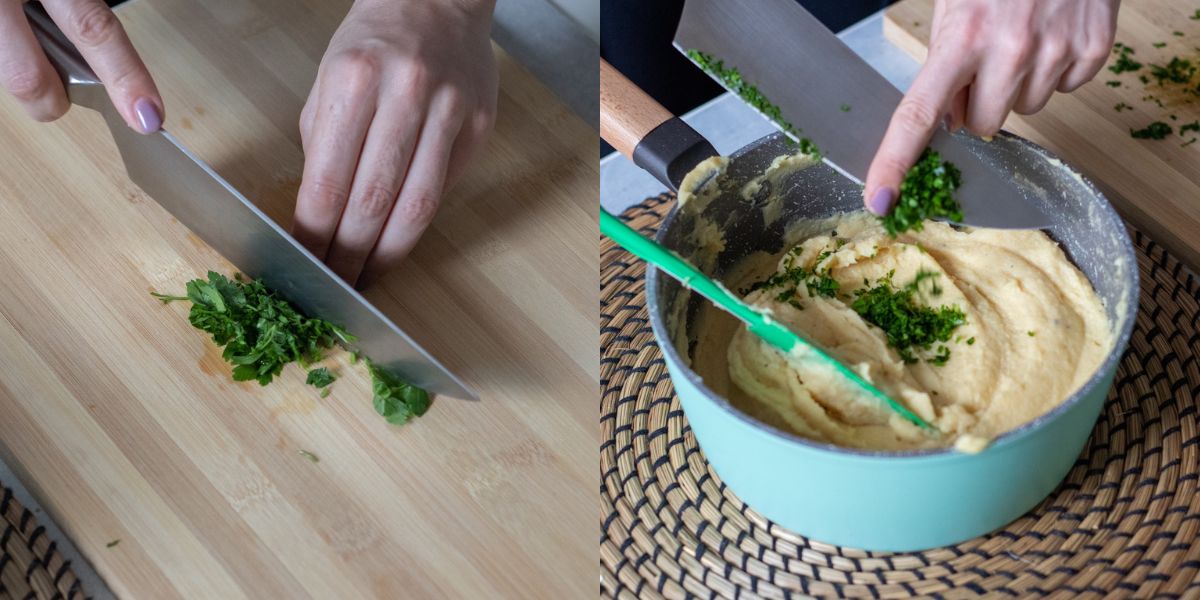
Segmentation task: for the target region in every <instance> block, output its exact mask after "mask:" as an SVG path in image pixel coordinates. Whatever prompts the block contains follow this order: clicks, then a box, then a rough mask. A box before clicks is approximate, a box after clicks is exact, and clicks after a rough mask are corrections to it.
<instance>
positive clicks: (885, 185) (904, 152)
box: [863, 57, 963, 215]
mask: <svg viewBox="0 0 1200 600" xmlns="http://www.w3.org/2000/svg"><path fill="white" fill-rule="evenodd" d="M931 58H932V57H931ZM947 67H948V65H939V64H936V63H935V62H934V61H933V60H931V61H930V62H928V63H926V64H925V66H924V67H923V68H922V69H921V72H920V73H918V74H917V78H916V80H915V81H913V84H912V87H911V88H909V90H908V93H907V94H905V95H904V98H903V99H902V100H901V101H900V104H899V105H898V106H897V107H896V111H895V112H894V113H892V120H891V122H889V123H888V128H887V132H886V133H884V135H883V141H881V142H880V143H879V149H878V150H877V151H876V152H875V159H874V160H872V161H871V168H870V169H869V170H868V171H867V179H866V182H865V184H866V185H865V186H864V188H863V203H864V204H865V205H866V207H867V210H868V211H870V212H873V213H875V214H877V215H886V214H887V213H889V212H890V211H891V210H892V206H893V205H895V203H896V199H897V197H898V195H899V193H900V182H902V181H904V175H905V173H907V172H908V170H909V169H910V168H912V166H913V164H915V163H916V162H917V159H918V158H920V157H921V153H922V152H924V151H925V147H926V145H928V144H929V138H930V137H932V136H933V132H934V131H935V130H936V129H937V128H938V127H939V126H940V125H941V123H942V114H943V113H944V112H945V110H946V107H947V105H948V104H949V103H950V99H951V98H952V97H953V96H954V94H955V93H956V92H958V90H959V89H961V88H962V87H963V86H962V85H961V84H960V83H959V80H960V79H961V77H960V74H959V69H957V68H953V69H951V68H947Z"/></svg>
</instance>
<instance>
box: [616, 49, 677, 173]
mask: <svg viewBox="0 0 1200 600" xmlns="http://www.w3.org/2000/svg"><path fill="white" fill-rule="evenodd" d="M673 116H674V115H672V114H671V113H670V111H668V110H667V109H665V108H663V107H662V105H661V104H659V103H658V102H656V101H655V100H654V98H651V97H650V96H649V95H648V94H646V92H643V91H642V89H641V88H639V87H638V86H636V85H634V83H633V82H632V81H630V80H629V79H627V78H626V77H625V76H624V75H622V74H621V72H620V71H618V70H616V69H615V68H613V66H612V65H610V64H608V61H605V60H604V59H601V60H600V137H602V138H604V141H606V142H608V143H609V144H611V145H612V147H613V148H616V149H617V151H618V152H620V153H621V154H624V155H625V156H626V157H628V158H630V159H632V158H633V149H634V148H636V147H637V145H638V142H640V141H642V138H644V137H646V134H648V133H650V132H651V131H652V130H653V129H654V128H655V127H658V126H659V125H662V124H663V123H665V122H666V121H668V120H670V119H671V117H673Z"/></svg>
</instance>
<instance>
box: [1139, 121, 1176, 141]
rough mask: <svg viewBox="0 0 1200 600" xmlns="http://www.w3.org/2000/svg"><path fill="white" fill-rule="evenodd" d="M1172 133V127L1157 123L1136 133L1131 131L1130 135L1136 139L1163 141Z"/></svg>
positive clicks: (1160, 122)
mask: <svg viewBox="0 0 1200 600" xmlns="http://www.w3.org/2000/svg"><path fill="white" fill-rule="evenodd" d="M1172 131H1173V129H1171V126H1170V125H1168V124H1166V123H1163V122H1162V121H1155V122H1153V123H1151V124H1149V125H1147V126H1146V127H1144V128H1142V129H1138V130H1136V131H1135V130H1133V129H1130V130H1129V135H1131V136H1133V137H1134V138H1135V139H1149V140H1161V139H1163V138H1165V137H1167V136H1168V135H1171V132H1172Z"/></svg>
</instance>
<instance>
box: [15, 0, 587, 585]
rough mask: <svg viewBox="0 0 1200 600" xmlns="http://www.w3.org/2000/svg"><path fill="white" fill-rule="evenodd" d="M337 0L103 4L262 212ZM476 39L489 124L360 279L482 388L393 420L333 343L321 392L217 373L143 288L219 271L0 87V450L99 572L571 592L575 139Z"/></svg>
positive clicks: (95, 135) (572, 128)
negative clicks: (495, 103)
mask: <svg viewBox="0 0 1200 600" xmlns="http://www.w3.org/2000/svg"><path fill="white" fill-rule="evenodd" d="M349 4H350V2H349V1H348V0H338V1H334V2H331V1H329V0H215V1H212V2H196V1H194V0H142V1H141V2H132V3H129V5H127V6H126V7H124V8H122V9H121V10H120V11H119V12H120V14H121V17H122V20H123V21H124V23H125V25H126V27H127V28H128V30H129V33H130V35H131V37H132V38H133V40H134V41H135V43H136V45H137V46H138V47H139V48H140V50H141V51H142V54H143V56H144V57H145V58H146V61H147V62H148V63H149V66H150V68H151V71H152V72H153V73H154V74H155V75H156V77H157V80H158V84H159V87H160V89H161V90H162V92H163V94H164V96H165V100H166V104H167V112H168V119H167V125H166V126H167V128H168V129H169V130H170V131H172V132H174V133H175V134H177V135H179V136H180V137H181V138H182V139H183V140H184V142H185V143H186V144H188V145H189V146H190V147H191V148H193V149H194V150H195V151H197V153H198V154H199V155H200V156H201V157H203V158H204V159H206V160H207V161H209V162H210V163H211V164H213V165H214V166H215V168H216V169H217V170H218V171H219V172H220V173H221V174H222V175H224V176H225V177H226V178H227V179H229V180H230V181H231V182H232V183H233V184H234V185H235V186H236V187H238V188H239V189H241V190H242V191H243V192H245V193H246V194H247V196H249V197H250V198H252V199H254V200H255V201H256V202H258V203H259V205H260V206H261V207H263V209H264V210H266V212H267V213H268V214H270V215H272V217H273V218H275V219H277V220H279V221H281V222H283V223H284V224H290V219H291V217H290V215H291V211H292V207H293V204H294V198H295V193H296V190H297V187H298V184H299V177H300V172H301V165H302V160H303V157H302V154H301V151H300V141H299V134H298V132H297V122H298V119H299V114H300V109H301V107H302V105H303V102H304V99H305V97H306V96H307V94H308V90H309V87H310V85H311V83H312V80H313V77H314V74H315V72H316V68H317V65H318V62H319V61H320V58H321V55H322V53H323V51H324V48H325V44H326V42H327V40H328V39H329V36H330V35H331V34H332V33H333V30H334V29H335V28H336V26H337V24H338V23H339V22H340V20H341V17H342V16H343V15H344V14H345V12H346V11H347V10H348V8H349ZM499 62H500V70H501V91H500V101H499V119H498V123H497V125H496V132H495V134H494V135H493V136H492V138H491V140H490V142H489V143H488V145H487V147H486V149H485V150H484V151H482V152H481V153H480V157H479V158H478V159H477V161H476V162H475V164H474V167H473V168H472V169H471V171H470V173H469V175H468V177H466V178H465V180H464V181H463V182H462V183H461V184H460V185H459V186H458V187H457V188H456V189H455V190H454V191H453V192H452V193H451V194H449V196H448V197H447V198H446V200H445V203H444V205H443V207H442V209H441V211H440V213H439V214H438V217H437V220H436V221H435V223H434V225H433V226H432V228H431V229H430V230H429V232H428V233H427V234H426V235H425V237H424V239H423V240H422V242H421V244H420V246H419V248H418V249H417V251H416V252H415V253H414V254H413V255H412V257H411V258H410V259H409V260H408V261H407V263H406V264H405V265H404V266H403V267H402V268H401V269H400V270H399V272H397V273H395V274H394V275H392V276H391V277H389V278H387V279H385V280H384V281H382V282H381V283H380V284H378V285H376V286H375V287H374V288H372V289H371V290H369V292H368V293H367V296H368V297H369V298H370V299H371V300H372V301H373V302H374V303H375V304H376V306H378V307H379V308H380V309H381V310H382V311H383V312H385V313H386V314H388V315H389V316H390V317H391V318H392V319H393V320H395V321H396V322H397V323H398V324H400V326H401V327H402V328H404V329H405V330H406V331H408V332H410V333H411V334H412V335H413V336H414V337H415V338H416V339H417V340H418V341H419V342H420V343H422V344H423V345H424V346H425V347H426V348H427V349H429V350H430V351H431V352H432V353H433V354H434V355H436V356H437V357H439V358H440V359H441V360H442V361H443V362H444V363H445V364H446V365H447V366H448V367H449V368H450V369H452V370H454V371H455V372H457V373H459V374H460V375H462V376H463V377H464V378H465V379H466V381H467V382H468V384H469V385H471V386H472V387H473V388H474V389H476V390H478V391H479V392H480V395H481V397H482V399H481V400H480V401H479V402H468V401H459V400H454V399H438V400H435V402H434V404H433V406H432V408H431V409H430V411H429V413H428V414H427V415H426V416H425V417H423V418H421V419H418V420H416V421H415V422H413V423H411V424H409V425H406V426H402V427H397V426H391V425H388V424H387V423H385V422H384V421H383V419H381V418H380V417H379V416H377V415H376V414H375V413H374V411H373V409H372V406H371V391H370V386H369V383H370V381H369V377H367V376H366V374H365V373H364V372H363V369H362V368H361V366H352V365H350V364H349V363H348V361H347V359H346V358H347V357H346V356H345V353H339V354H338V355H336V356H335V357H333V358H332V359H331V360H330V361H329V363H328V364H330V365H331V366H332V368H333V370H335V371H336V372H337V374H338V375H340V376H341V378H340V379H338V381H337V382H336V383H334V384H333V391H332V394H331V395H330V396H329V397H328V398H325V399H321V398H319V397H318V394H317V392H316V391H315V390H314V389H313V388H312V387H310V386H306V385H304V371H303V370H302V369H300V368H297V367H295V366H291V367H288V368H287V369H285V371H284V372H283V376H282V378H281V379H280V380H278V381H277V382H275V383H272V384H271V385H270V386H269V387H266V388H261V387H259V386H258V385H257V384H254V383H242V384H238V383H234V382H232V381H230V378H229V375H228V372H229V369H228V367H227V365H225V364H224V363H223V362H222V361H221V360H220V356H219V353H218V351H217V350H216V349H215V348H214V347H213V345H212V344H211V342H210V341H209V340H207V339H205V337H204V336H203V335H202V334H201V333H199V332H198V331H196V330H194V329H193V328H192V327H191V326H190V325H189V324H188V323H187V319H186V311H187V306H186V304H182V303H177V304H173V305H169V306H164V305H162V304H160V303H159V302H158V301H156V300H155V299H153V298H151V297H150V295H149V292H150V291H151V290H160V291H178V290H181V289H182V288H183V285H184V282H185V281H187V280H188V279H190V278H193V277H197V276H201V275H203V274H204V273H205V272H206V271H208V270H209V269H215V270H217V271H221V272H225V273H230V272H232V271H233V270H234V267H233V266H232V265H230V264H228V263H226V262H225V261H224V260H223V259H222V258H221V257H220V256H219V255H217V254H216V253H215V252H214V251H212V250H211V249H210V248H209V247H208V246H206V245H205V244H204V243H203V242H202V241H201V240H200V239H199V238H197V237H195V236H194V235H192V234H191V233H190V232H189V231H188V230H187V229H186V228H184V227H183V226H181V225H180V224H179V223H177V222H176V221H175V220H174V219H173V218H172V217H171V216H170V215H169V214H168V213H167V212H166V211H165V210H163V209H161V208H160V207H159V206H158V205H157V204H156V203H155V202H154V201H153V200H151V199H150V198H148V197H146V196H145V195H144V194H143V193H142V192H141V191H140V190H139V189H138V188H136V187H135V186H134V185H133V184H131V183H130V182H129V181H128V179H127V178H126V175H125V172H124V168H123V166H122V164H121V162H120V160H119V157H118V155H117V152H116V148H115V146H114V145H113V143H112V140H111V139H110V137H109V135H108V132H107V130H106V129H105V127H104V125H103V124H102V122H101V120H100V118H99V116H98V115H96V114H95V113H92V112H90V111H87V110H84V109H79V108H76V109H74V110H72V111H71V113H70V114H69V115H67V116H66V117H65V118H64V119H62V120H61V121H59V122H58V123H55V124H52V125H42V124H36V123H33V122H30V121H29V120H27V119H25V118H24V117H23V115H22V114H21V112H20V110H19V109H18V107H17V106H16V105H15V103H13V102H12V101H11V100H10V99H9V98H8V97H7V96H5V97H3V98H2V99H0V140H3V144H2V145H0V452H2V454H0V456H2V457H3V459H4V460H5V461H6V462H8V463H9V464H10V465H11V466H12V467H13V468H14V469H15V470H16V471H17V473H18V476H19V477H20V478H21V479H22V481H23V482H24V483H26V484H27V485H28V486H29V487H30V489H31V490H32V491H33V493H35V494H36V495H37V496H38V498H39V500H40V501H41V502H42V504H43V506H45V507H46V509H47V511H48V512H50V513H51V517H52V518H53V519H54V520H56V521H57V522H58V523H59V524H60V525H61V526H62V527H63V529H64V530H65V531H66V533H67V535H69V536H70V537H71V538H72V539H73V540H74V541H75V542H76V543H77V544H78V545H79V547H80V549H81V550H82V552H83V554H84V555H85V556H86V557H87V558H88V559H89V560H90V561H91V562H92V564H93V565H94V566H95V567H96V570H97V571H98V572H99V573H100V575H101V576H102V577H103V578H104V579H105V580H106V581H107V582H108V584H109V585H110V586H111V587H112V589H113V590H114V591H115V592H116V593H117V594H118V595H119V596H122V597H128V598H155V599H161V598H172V597H186V598H201V597H212V598H222V599H231V598H289V599H291V598H305V597H312V598H349V597H361V596H374V597H384V598H401V597H471V598H484V597H496V596H501V597H523V598H532V597H545V598H563V597H579V596H583V595H585V594H593V593H595V589H596V584H595V581H596V580H595V577H596V566H595V560H596V558H595V556H596V554H595V511H596V504H595V492H596V489H597V485H598V479H597V471H596V448H597V447H598V446H599V434H598V428H597V426H596V405H595V398H596V393H597V392H596V390H597V389H598V384H599V381H598V368H597V367H598V350H597V348H598V345H597V339H598V330H597V327H598V326H597V321H596V289H597V277H598V268H599V267H598V255H597V250H596V243H597V241H596V240H597V237H596V236H597V234H596V231H597V222H598V221H597V204H596V197H597V187H596V186H597V181H598V172H597V168H598V167H597V163H598V156H597V154H598V150H599V144H598V139H597V135H596V133H595V132H594V131H593V130H591V129H590V128H589V127H588V126H586V125H585V124H584V123H583V122H582V121H581V120H580V119H578V118H577V117H576V116H574V115H573V114H571V113H570V112H569V111H568V109H567V108H566V107H565V106H563V105H562V104H560V103H559V102H558V101H557V100H555V99H554V98H553V97H552V96H551V94H550V93H549V92H548V91H547V90H546V89H545V88H544V87H542V86H541V85H540V84H539V83H538V82H537V81H536V80H534V79H533V78H532V77H531V76H530V75H529V74H528V73H526V72H525V71H524V70H523V69H522V68H521V67H520V66H518V65H516V64H515V63H514V62H513V61H512V60H511V59H509V58H508V57H506V56H504V54H503V53H500V56H499ZM301 450H304V451H308V452H311V453H313V454H315V455H316V456H317V457H319V462H316V463H314V462H310V460H308V459H306V458H305V457H304V456H302V455H301V454H300V451H301ZM117 540H119V543H117V544H116V545H113V546H112V547H107V546H108V545H109V544H110V543H111V542H114V541H117Z"/></svg>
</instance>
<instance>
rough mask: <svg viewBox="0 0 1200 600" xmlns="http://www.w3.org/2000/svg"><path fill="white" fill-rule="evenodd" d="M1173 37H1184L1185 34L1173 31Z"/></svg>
mask: <svg viewBox="0 0 1200 600" xmlns="http://www.w3.org/2000/svg"><path fill="white" fill-rule="evenodd" d="M1171 35H1173V36H1175V37H1183V32H1182V31H1172V32H1171Z"/></svg>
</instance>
